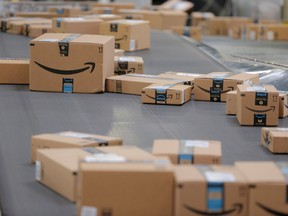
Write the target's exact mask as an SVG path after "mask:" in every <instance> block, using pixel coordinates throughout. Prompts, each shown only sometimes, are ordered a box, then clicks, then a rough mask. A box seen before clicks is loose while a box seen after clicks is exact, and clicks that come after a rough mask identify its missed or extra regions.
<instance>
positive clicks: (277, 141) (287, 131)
mask: <svg viewBox="0 0 288 216" xmlns="http://www.w3.org/2000/svg"><path fill="white" fill-rule="evenodd" d="M261 143H262V145H263V146H264V147H266V148H267V149H269V150H270V151H271V152H273V153H288V128H262V136H261Z"/></svg>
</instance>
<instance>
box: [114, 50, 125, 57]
mask: <svg viewBox="0 0 288 216" xmlns="http://www.w3.org/2000/svg"><path fill="white" fill-rule="evenodd" d="M114 54H115V56H124V54H125V50H121V49H115V50H114Z"/></svg>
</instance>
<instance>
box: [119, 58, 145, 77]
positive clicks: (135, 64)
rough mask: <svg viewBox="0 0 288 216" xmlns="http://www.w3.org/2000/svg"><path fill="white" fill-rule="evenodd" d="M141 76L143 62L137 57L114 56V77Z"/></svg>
mask: <svg viewBox="0 0 288 216" xmlns="http://www.w3.org/2000/svg"><path fill="white" fill-rule="evenodd" d="M130 73H131V74H143V73H144V61H143V59H142V57H139V56H120V57H119V56H115V57H114V75H115V76H116V75H123V74H130Z"/></svg>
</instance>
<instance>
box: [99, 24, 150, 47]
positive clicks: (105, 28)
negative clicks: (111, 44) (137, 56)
mask: <svg viewBox="0 0 288 216" xmlns="http://www.w3.org/2000/svg"><path fill="white" fill-rule="evenodd" d="M100 34H101V35H112V36H114V37H115V48H116V49H123V50H125V51H136V50H143V49H148V48H150V26H149V23H148V22H147V21H143V20H115V21H109V22H103V23H101V25H100Z"/></svg>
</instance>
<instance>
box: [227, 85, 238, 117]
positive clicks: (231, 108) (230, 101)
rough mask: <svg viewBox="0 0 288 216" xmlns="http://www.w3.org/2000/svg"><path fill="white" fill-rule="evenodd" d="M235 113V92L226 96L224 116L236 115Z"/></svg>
mask: <svg viewBox="0 0 288 216" xmlns="http://www.w3.org/2000/svg"><path fill="white" fill-rule="evenodd" d="M236 113H237V90H235V91H230V92H227V94H226V114H228V115H236Z"/></svg>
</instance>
